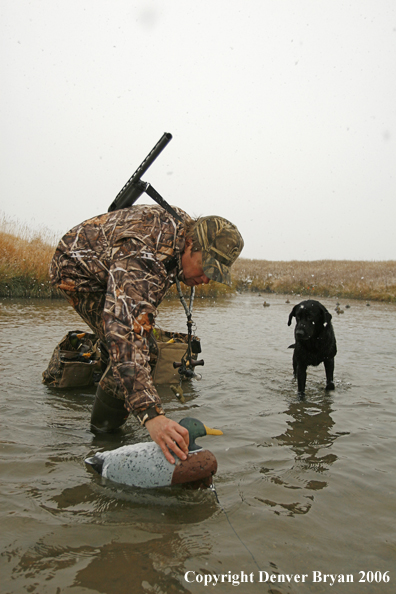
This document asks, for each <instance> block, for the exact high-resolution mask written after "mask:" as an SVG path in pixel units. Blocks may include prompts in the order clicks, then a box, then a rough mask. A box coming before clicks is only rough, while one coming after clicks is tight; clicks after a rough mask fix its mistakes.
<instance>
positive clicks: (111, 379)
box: [50, 205, 189, 415]
mask: <svg viewBox="0 0 396 594" xmlns="http://www.w3.org/2000/svg"><path fill="white" fill-rule="evenodd" d="M175 210H176V211H177V213H178V214H179V215H180V216H181V218H182V219H183V220H188V219H189V216H188V215H187V214H186V213H185V212H184V211H183V210H181V209H179V208H177V207H175ZM184 245H185V239H184V228H183V223H180V222H178V221H176V220H175V219H174V218H173V217H172V216H171V215H169V214H168V213H167V212H166V211H165V210H164V209H163V208H161V207H160V206H147V205H134V206H132V207H130V208H126V209H122V210H118V211H114V212H110V213H106V214H103V215H99V216H97V217H94V218H92V219H89V220H87V221H85V222H83V223H81V224H80V225H77V226H76V227H74V228H73V229H71V230H70V231H69V232H68V233H66V235H65V236H64V237H63V238H62V239H61V241H60V243H59V245H58V247H57V249H56V252H55V255H54V257H53V259H52V262H51V266H50V278H51V281H52V283H53V284H54V285H55V286H57V287H58V288H59V289H61V290H62V291H63V292H64V295H65V297H66V298H67V300H68V301H69V303H70V304H71V305H72V306H73V307H74V309H75V310H76V311H77V312H78V313H79V314H80V316H81V317H82V318H83V320H84V321H85V322H86V323H87V324H88V326H89V327H90V328H91V329H92V331H93V332H94V333H95V334H96V335H97V336H99V337H100V339H101V340H102V341H103V342H105V344H106V345H107V348H108V352H109V356H110V365H109V366H108V370H107V371H106V372H105V374H104V377H103V378H102V379H101V381H100V384H101V386H102V388H103V389H104V390H106V391H109V392H110V393H112V394H113V395H115V396H117V397H118V398H122V399H125V407H126V408H127V410H128V411H129V412H132V413H133V414H135V415H137V414H139V413H141V412H142V411H144V410H146V409H147V408H152V407H153V408H155V409H156V410H157V412H159V411H161V412H162V408H161V401H160V398H159V396H158V394H157V391H156V389H155V387H154V384H153V381H152V377H151V374H150V364H149V357H150V355H149V343H148V339H149V336H150V333H151V330H152V328H153V324H154V321H155V317H156V315H157V307H158V305H159V304H160V303H161V301H162V299H163V297H164V295H165V294H166V292H167V291H168V289H169V287H170V286H171V285H172V284H173V283H174V282H175V277H176V274H177V273H178V271H179V270H180V267H181V254H182V253H183V250H184Z"/></svg>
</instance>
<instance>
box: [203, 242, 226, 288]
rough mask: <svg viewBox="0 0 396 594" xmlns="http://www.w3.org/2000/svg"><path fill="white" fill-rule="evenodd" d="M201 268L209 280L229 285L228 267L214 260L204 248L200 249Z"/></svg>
mask: <svg viewBox="0 0 396 594" xmlns="http://www.w3.org/2000/svg"><path fill="white" fill-rule="evenodd" d="M202 268H203V271H204V274H205V275H206V276H207V277H208V278H210V280H212V281H215V282H217V283H223V285H229V286H230V285H231V273H230V267H229V266H226V265H225V264H222V263H221V262H219V261H218V260H216V258H214V257H213V256H212V255H211V254H209V252H206V251H205V250H203V251H202Z"/></svg>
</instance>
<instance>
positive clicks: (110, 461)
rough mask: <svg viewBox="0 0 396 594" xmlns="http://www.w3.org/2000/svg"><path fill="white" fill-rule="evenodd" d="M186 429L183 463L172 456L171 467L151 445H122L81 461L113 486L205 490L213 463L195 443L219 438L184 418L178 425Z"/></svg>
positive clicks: (204, 427) (218, 433) (148, 443)
mask: <svg viewBox="0 0 396 594" xmlns="http://www.w3.org/2000/svg"><path fill="white" fill-rule="evenodd" d="M179 424H180V425H182V427H185V428H186V429H187V430H188V433H189V436H190V439H189V446H188V455H187V459H186V460H180V459H179V458H178V457H177V456H176V455H175V454H173V456H174V458H175V459H176V463H175V464H171V463H170V462H168V460H167V459H166V458H165V456H164V454H163V452H162V450H161V448H160V447H159V445H157V444H156V443H154V442H146V443H137V444H133V445H127V446H122V447H120V448H117V449H115V450H111V451H106V452H97V453H96V454H95V455H94V456H93V457H92V458H87V459H86V460H85V462H86V464H89V465H90V466H91V467H92V468H93V469H94V470H95V471H96V472H98V473H99V474H101V475H102V476H103V477H105V478H107V479H110V480H111V481H114V482H116V483H120V484H124V485H129V486H131V487H142V488H145V489H148V488H153V487H167V486H173V485H180V484H184V483H189V484H191V486H193V487H195V488H207V487H210V486H211V484H212V477H213V475H214V474H215V473H216V471H217V460H216V457H215V456H214V454H212V452H210V451H209V450H206V449H204V448H202V447H201V446H199V445H197V444H196V443H195V440H196V439H198V437H203V436H204V435H223V432H222V431H220V430H219V429H211V428H210V427H207V426H206V425H204V424H203V423H202V422H201V421H199V420H198V419H193V418H191V417H186V418H185V419H182V420H181V421H180V422H179Z"/></svg>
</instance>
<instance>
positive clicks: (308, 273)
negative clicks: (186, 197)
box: [233, 259, 396, 302]
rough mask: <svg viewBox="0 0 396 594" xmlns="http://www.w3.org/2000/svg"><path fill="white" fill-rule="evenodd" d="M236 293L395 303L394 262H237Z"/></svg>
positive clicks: (395, 264) (235, 271)
mask: <svg viewBox="0 0 396 594" xmlns="http://www.w3.org/2000/svg"><path fill="white" fill-rule="evenodd" d="M233 273H234V283H235V285H236V287H237V288H238V289H239V290H249V291H256V292H263V293H286V294H291V295H292V294H296V295H303V296H309V295H312V296H318V297H319V296H322V297H339V298H348V299H366V300H376V301H387V302H396V261H394V260H386V261H379V262H374V261H354V260H353V261H351V260H316V261H312V262H299V261H291V262H271V261H267V260H244V259H239V260H237V261H236V262H235V264H234V266H233Z"/></svg>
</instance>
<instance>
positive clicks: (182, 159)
mask: <svg viewBox="0 0 396 594" xmlns="http://www.w3.org/2000/svg"><path fill="white" fill-rule="evenodd" d="M0 22H1V25H0V27H1V29H0V33H1V77H2V94H1V165H2V167H1V170H2V174H1V194H0V196H1V202H0V204H1V205H0V209H1V210H2V211H3V213H5V215H6V216H7V217H9V218H15V219H18V220H19V221H22V222H24V223H28V224H29V225H30V226H32V227H37V228H41V227H47V228H49V229H50V230H52V231H54V232H55V233H59V235H60V234H62V233H63V232H65V231H67V230H68V229H69V228H70V227H72V226H74V225H75V224H77V223H79V222H80V221H82V220H84V219H86V218H90V217H92V216H94V215H96V214H100V213H103V212H105V211H107V208H108V206H109V204H110V203H111V202H112V200H113V199H114V197H115V196H116V194H117V193H118V192H119V190H120V189H121V187H122V186H123V185H124V183H125V182H126V181H127V179H128V178H129V177H130V176H131V174H132V173H133V171H134V170H135V169H136V168H137V166H138V165H139V164H140V162H141V161H142V160H143V158H144V157H145V156H146V154H147V153H148V152H149V151H150V150H151V148H152V147H153V146H154V144H155V143H156V142H157V140H158V139H159V138H160V137H161V136H162V134H163V133H164V132H171V133H172V134H173V140H172V141H171V143H170V144H169V145H168V147H167V148H166V149H165V151H164V152H163V153H162V155H161V156H160V157H159V158H158V160H157V161H156V162H155V163H154V165H153V166H152V167H151V169H150V170H149V172H148V173H147V174H146V175H145V177H144V179H145V181H149V182H150V183H151V184H152V185H153V186H154V187H155V188H156V189H157V191H159V192H160V194H162V195H163V197H164V198H165V199H166V200H168V201H169V202H170V203H172V204H177V205H178V206H180V207H182V208H184V209H185V210H186V211H187V212H188V213H189V214H191V215H200V214H202V215H207V214H220V215H222V216H224V217H226V218H229V219H230V220H232V221H233V222H235V223H236V224H237V225H238V227H239V229H240V231H241V232H242V234H243V236H244V238H245V249H244V251H243V252H242V256H244V257H246V258H258V259H269V260H291V259H297V260H314V259H365V260H382V259H396V240H395V220H396V216H395V215H396V206H395V204H396V178H395V175H396V173H395V165H396V144H395V142H396V3H395V1H394V0H351V1H349V2H346V1H344V0H343V1H340V0H323V1H321V0H312V1H311V0H298V1H296V0H200V1H199V2H196V1H194V2H193V1H192V0H137V1H133V0H111V1H110V0H108V1H106V0H30V1H29V0H3V1H2V2H1V4H0ZM146 201H147V202H150V199H148V198H147V200H146Z"/></svg>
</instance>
